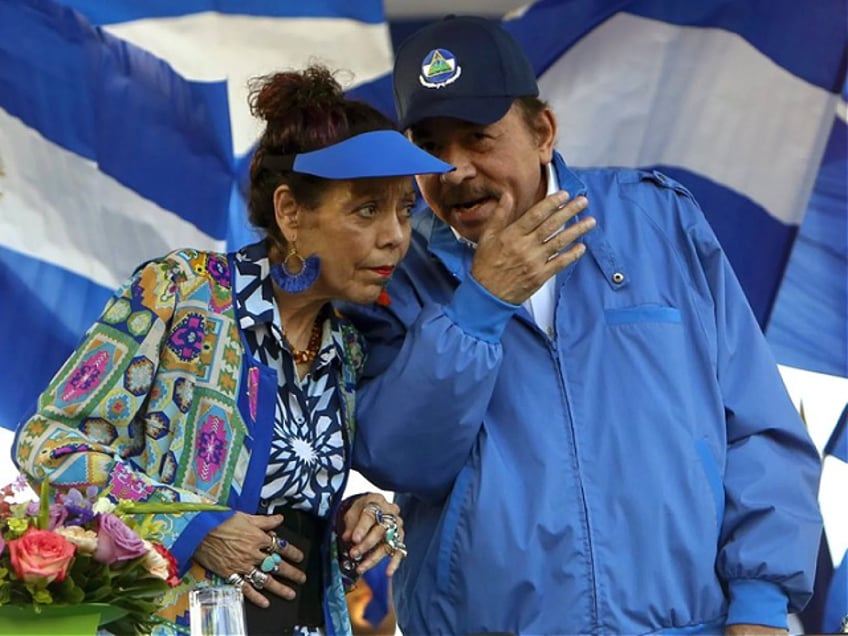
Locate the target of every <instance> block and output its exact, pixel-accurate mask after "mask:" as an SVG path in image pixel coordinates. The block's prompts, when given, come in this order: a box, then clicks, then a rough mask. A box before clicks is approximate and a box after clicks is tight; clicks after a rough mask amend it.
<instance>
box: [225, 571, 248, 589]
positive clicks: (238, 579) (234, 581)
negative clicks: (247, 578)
mask: <svg viewBox="0 0 848 636" xmlns="http://www.w3.org/2000/svg"><path fill="white" fill-rule="evenodd" d="M224 580H225V581H226V582H227V583H229V584H230V585H232V586H233V587H242V586H243V585H244V579H243V578H242V576H241V574H237V573H235V572H233V573H232V574H230V575H229V576H228V577H227V578H226V579H224Z"/></svg>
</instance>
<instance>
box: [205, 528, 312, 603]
mask: <svg viewBox="0 0 848 636" xmlns="http://www.w3.org/2000/svg"><path fill="white" fill-rule="evenodd" d="M282 522H283V515H248V514H245V513H243V512H236V513H235V514H234V515H233V516H232V517H230V518H229V519H227V520H226V521H225V522H224V523H222V524H221V525H219V526H218V527H217V528H215V529H214V530H212V531H211V532H210V533H209V534H207V535H206V538H205V539H203V541H202V542H201V543H200V545H199V546H198V548H197V550H196V551H195V553H194V560H195V561H197V562H198V563H199V564H200V565H202V566H203V567H204V568H206V569H207V570H211V571H212V572H214V573H215V574H217V575H218V576H220V577H222V578H224V579H227V578H228V577H230V576H231V575H233V574H238V575H240V576H241V577H242V578H244V579H245V583H244V585H243V586H242V592H244V596H245V598H246V599H248V600H249V601H251V602H252V603H254V604H256V605H258V606H259V607H268V605H269V601H268V599H267V598H265V596H264V595H263V594H262V592H260V591H259V590H258V589H257V588H256V587H254V585H253V584H251V582H250V581H249V580H248V577H247V575H248V574H249V573H250V572H251V571H252V570H253V569H254V568H255V569H256V570H259V571H260V572H261V564H262V561H264V560H265V558H266V557H268V555H269V551H270V549H271V546H272V545H273V540H272V535H271V534H270V531H271V530H272V529H274V528H276V527H277V526H279V525H280V524H281V523H282ZM277 552H278V553H279V554H280V556H281V557H283V560H282V561H280V563H278V564H277V565H276V568H277V571H276V572H271V573H268V575H267V579H266V580H265V582H264V584H263V586H262V591H263V592H270V593H271V594H276V595H277V596H281V597H283V598H287V599H292V598H294V596H295V592H294V590H293V589H292V588H290V587H289V586H287V585H284V584H283V583H281V582H280V581H278V580H277V578H281V579H287V580H289V581H293V582H295V583H303V582H304V581H305V580H306V575H305V574H304V573H303V572H302V571H301V570H299V569H298V568H296V567H295V566H293V565H291V563H300V562H301V561H303V553H302V552H301V551H300V550H298V549H297V548H295V547H294V546H293V545H290V544H289V545H286V546H285V548H283V549H282V550H280V549H278V550H277Z"/></svg>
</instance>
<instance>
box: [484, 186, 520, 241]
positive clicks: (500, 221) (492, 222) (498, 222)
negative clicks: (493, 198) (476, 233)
mask: <svg viewBox="0 0 848 636" xmlns="http://www.w3.org/2000/svg"><path fill="white" fill-rule="evenodd" d="M514 201H515V200H514V199H513V198H512V195H511V194H510V193H509V192H504V193H503V194H501V198H500V199H499V200H498V204H497V205H496V206H495V209H494V210H493V212H492V216H491V218H489V222H488V223H487V224H486V229H485V231H484V232H483V235H482V236H481V237H480V241H481V242H482V240H483V237H485V236H487V235H492V234H497V233H499V232H500V231H501V230H503V229H504V228H505V227H506V226H507V225H509V223H510V218H509V217H510V214H509V213H510V210H512V206H513V203H514Z"/></svg>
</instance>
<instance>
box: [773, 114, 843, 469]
mask: <svg viewBox="0 0 848 636" xmlns="http://www.w3.org/2000/svg"><path fill="white" fill-rule="evenodd" d="M846 175H848V125H846V123H845V121H843V120H842V119H839V118H835V120H834V124H833V129H832V130H831V133H830V138H829V139H828V143H827V147H826V149H825V153H824V158H823V159H822V163H821V168H820V169H819V173H818V176H817V177H816V183H815V185H814V187H813V192H812V195H811V196H810V202H809V205H808V209H807V214H806V215H805V217H804V220H803V222H802V223H801V228H800V230H799V232H798V238H797V240H796V241H795V244H794V245H793V248H792V255H791V257H790V259H789V264H788V265H787V267H786V271H785V273H784V275H783V279H782V281H781V288H780V292H779V293H778V295H777V299H776V300H775V305H774V311H773V312H772V314H771V319H770V320H769V323H768V327H767V329H766V337H767V338H768V341H769V344H770V345H771V347H772V349H773V350H774V352H775V357H776V358H777V361H778V362H779V363H781V364H785V365H787V366H792V367H798V368H801V369H807V370H809V371H817V372H819V373H828V374H830V375H837V376H844V377H848V181H846ZM846 461H848V460H846Z"/></svg>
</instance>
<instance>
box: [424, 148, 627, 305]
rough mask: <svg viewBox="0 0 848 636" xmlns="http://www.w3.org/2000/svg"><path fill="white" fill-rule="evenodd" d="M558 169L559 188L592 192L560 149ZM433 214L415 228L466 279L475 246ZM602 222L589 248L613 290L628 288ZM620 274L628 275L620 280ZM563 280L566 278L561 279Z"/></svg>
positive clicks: (555, 159) (587, 241)
mask: <svg viewBox="0 0 848 636" xmlns="http://www.w3.org/2000/svg"><path fill="white" fill-rule="evenodd" d="M553 164H554V170H555V171H556V175H557V179H558V181H559V189H560V190H566V191H568V192H569V193H570V194H571V196H573V197H574V196H580V195H586V196H588V195H589V189H588V187H587V185H586V182H585V181H584V180H583V179H582V178H581V177H580V176H579V175H578V174H577V173H576V172H575V171H574V170H572V169H571V168H569V167H568V165H567V164H566V163H565V160H564V159H563V158H562V155H560V154H559V153H558V152H554V156H553ZM592 203H593V202H592V199H591V197H590V199H589V207H588V208H587V212H588V213H590V214H591V213H592ZM428 212H429V214H427V213H425V214H418V215H416V218H415V219H414V221H413V223H414V225H415V229H416V230H417V231H418V232H419V233H420V234H421V235H422V236H424V237H425V238H426V239H427V249H428V251H429V252H430V253H431V254H433V255H434V256H436V257H437V258H438V259H439V260H440V261H442V263H444V265H445V267H447V268H448V270H449V271H450V272H451V273H452V274H453V275H454V276H455V277H456V278H457V279H458V280H464V279H465V276H466V272H468V271H469V270H470V269H471V261H472V260H473V258H474V249H473V248H472V247H470V246H469V245H468V244H467V243H465V242H462V241H459V240H457V238H456V236H455V235H454V233H453V231H452V230H451V228H450V226H449V225H448V224H447V223H445V222H444V221H442V220H441V219H439V218H438V217H436V216H435V215H434V214H433V213H432V211H429V210H428ZM595 218H596V219H597V220H598V224H597V225H596V226H595V228H594V229H592V231H591V232H589V233H588V234H587V235H586V236H585V238H584V239H583V243H584V244H585V245H586V251H587V252H588V254H589V255H590V256H591V258H592V260H594V261H595V263H596V264H597V266H598V267H599V268H600V269H601V271H602V272H603V275H604V278H605V279H606V281H607V283H608V284H609V285H610V287H611V288H613V289H619V288H621V287H624V286H626V285H627V283H628V276H627V272H626V271H625V266H624V264H623V263H622V261H621V258H620V257H619V256H618V254H617V251H616V250H614V249H613V248H612V246H611V245H610V243H609V241H608V240H607V237H606V234H605V232H604V228H603V223H602V219H600V218H598V215H597V214H595ZM573 269H574V268H573V267H568V268H566V269H565V271H563V272H561V273H560V274H559V277H560V278H561V277H563V276H565V277H567V276H570V274H571V272H572V271H573ZM619 275H623V276H624V278H623V279H620V278H619ZM561 280H564V279H562V278H561Z"/></svg>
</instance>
